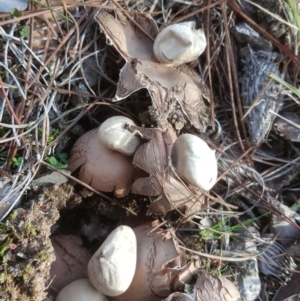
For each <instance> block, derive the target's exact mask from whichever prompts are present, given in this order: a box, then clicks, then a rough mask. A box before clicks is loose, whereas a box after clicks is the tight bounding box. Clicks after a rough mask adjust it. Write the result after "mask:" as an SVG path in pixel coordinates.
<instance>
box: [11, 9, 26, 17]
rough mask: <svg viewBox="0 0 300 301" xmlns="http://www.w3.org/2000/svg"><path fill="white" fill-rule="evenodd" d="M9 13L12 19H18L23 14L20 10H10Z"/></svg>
mask: <svg viewBox="0 0 300 301" xmlns="http://www.w3.org/2000/svg"><path fill="white" fill-rule="evenodd" d="M10 13H11V15H12V16H13V17H16V18H18V17H22V16H23V13H24V12H23V11H22V10H18V9H17V8H12V9H11V10H10Z"/></svg>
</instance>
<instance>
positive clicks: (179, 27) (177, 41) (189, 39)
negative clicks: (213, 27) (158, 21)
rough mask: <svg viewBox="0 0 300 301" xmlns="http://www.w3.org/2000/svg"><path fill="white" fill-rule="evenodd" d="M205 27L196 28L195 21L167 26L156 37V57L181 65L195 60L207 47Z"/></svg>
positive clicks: (154, 50)
mask: <svg viewBox="0 0 300 301" xmlns="http://www.w3.org/2000/svg"><path fill="white" fill-rule="evenodd" d="M206 45H207V43H206V37H205V34H204V30H203V29H198V30H197V29H195V22H184V23H178V24H174V25H170V26H167V27H166V28H164V29H163V30H162V31H161V32H160V33H159V34H158V35H157V37H156V39H155V41H154V45H153V52H154V55H155V57H156V59H157V60H158V61H159V62H160V63H163V64H166V65H169V66H179V65H182V64H185V63H189V62H191V61H193V60H195V59H196V58H197V57H198V56H200V55H201V53H202V52H203V51H204V49H205V47H206Z"/></svg>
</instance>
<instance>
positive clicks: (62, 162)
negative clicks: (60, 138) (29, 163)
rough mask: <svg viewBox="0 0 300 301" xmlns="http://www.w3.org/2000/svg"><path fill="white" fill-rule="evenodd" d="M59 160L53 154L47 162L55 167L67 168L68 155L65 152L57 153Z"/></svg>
mask: <svg viewBox="0 0 300 301" xmlns="http://www.w3.org/2000/svg"><path fill="white" fill-rule="evenodd" d="M57 157H58V158H59V160H57V159H56V158H55V157H54V156H51V157H50V158H49V163H50V164H51V165H52V166H53V167H54V168H57V169H66V168H68V164H67V162H68V155H67V154H66V153H60V154H58V155H57Z"/></svg>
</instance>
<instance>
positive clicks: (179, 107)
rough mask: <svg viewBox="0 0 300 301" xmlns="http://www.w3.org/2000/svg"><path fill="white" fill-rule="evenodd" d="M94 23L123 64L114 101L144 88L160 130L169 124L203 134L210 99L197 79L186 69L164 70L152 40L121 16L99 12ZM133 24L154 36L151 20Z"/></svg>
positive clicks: (140, 20) (205, 88) (191, 71)
mask: <svg viewBox="0 0 300 301" xmlns="http://www.w3.org/2000/svg"><path fill="white" fill-rule="evenodd" d="M95 19H96V21H97V22H98V23H99V25H100V27H101V29H102V30H103V31H104V33H105V35H106V37H107V38H108V39H109V41H110V42H111V44H112V45H114V46H115V48H116V49H117V50H118V52H119V53H120V55H122V56H123V58H124V59H125V60H126V63H125V66H124V67H123V68H122V70H121V72H120V79H119V83H118V88H117V92H116V96H115V99H114V100H115V101H119V100H122V99H124V98H126V97H128V96H129V95H131V94H132V93H134V92H136V91H137V90H140V89H143V88H145V89H147V90H148V91H149V94H150V96H151V99H152V106H151V107H149V111H150V114H151V116H152V118H153V119H154V120H155V121H156V122H157V125H158V127H159V128H161V129H164V128H165V127H166V125H167V124H168V122H171V123H172V124H173V125H174V126H175V128H176V129H177V130H180V129H182V128H183V127H184V126H185V125H187V126H189V125H193V126H194V127H196V128H197V129H198V130H200V131H205V129H206V127H207V126H208V125H209V109H208V107H207V106H206V104H205V102H204V98H206V99H207V100H208V99H209V90H208V88H207V86H206V85H205V83H204V82H203V81H202V79H201V78H200V76H199V75H198V74H196V73H195V72H194V71H193V70H192V69H191V68H189V67H188V66H187V65H181V66H178V67H167V66H165V65H163V64H161V63H159V62H158V61H157V60H156V59H155V56H154V53H153V40H152V39H150V37H148V36H147V35H146V34H144V33H143V32H142V31H141V30H140V29H138V28H136V27H135V26H134V25H133V23H132V22H130V21H129V20H127V18H126V17H125V16H124V15H123V14H122V13H120V12H119V13H117V17H114V16H112V15H110V14H108V13H106V12H105V11H103V10H101V11H100V12H99V13H98V14H97V15H96V16H95ZM136 22H138V23H139V24H140V26H142V27H143V29H144V31H145V32H147V33H148V34H149V35H150V36H154V35H155V32H156V30H155V26H154V25H152V23H151V19H146V18H143V17H141V16H139V17H138V19H136Z"/></svg>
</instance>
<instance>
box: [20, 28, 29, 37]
mask: <svg viewBox="0 0 300 301" xmlns="http://www.w3.org/2000/svg"><path fill="white" fill-rule="evenodd" d="M29 34H30V28H29V26H28V25H26V26H24V27H23V29H22V30H21V31H20V35H21V36H22V37H23V38H24V39H28V38H29Z"/></svg>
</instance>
